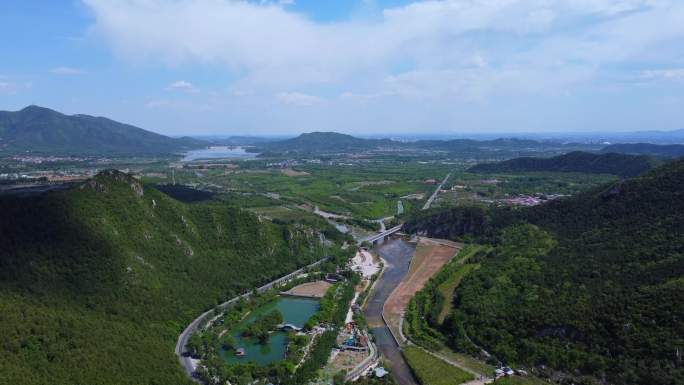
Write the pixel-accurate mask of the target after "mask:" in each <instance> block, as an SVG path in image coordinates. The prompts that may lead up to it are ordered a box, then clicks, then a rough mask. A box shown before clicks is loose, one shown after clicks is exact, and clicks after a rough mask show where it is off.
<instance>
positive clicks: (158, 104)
mask: <svg viewBox="0 0 684 385" xmlns="http://www.w3.org/2000/svg"><path fill="white" fill-rule="evenodd" d="M171 105H172V103H171V102H170V101H168V100H165V99H158V100H157V99H155V100H150V101H148V102H147V103H145V108H147V109H155V108H163V107H168V106H171Z"/></svg>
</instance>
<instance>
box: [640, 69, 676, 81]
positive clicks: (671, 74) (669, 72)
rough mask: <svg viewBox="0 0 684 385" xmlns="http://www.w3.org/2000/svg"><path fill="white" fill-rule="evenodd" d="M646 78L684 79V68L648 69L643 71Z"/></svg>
mask: <svg viewBox="0 0 684 385" xmlns="http://www.w3.org/2000/svg"><path fill="white" fill-rule="evenodd" d="M642 76H643V77H644V78H645V79H650V80H665V81H684V68H671V69H665V70H648V71H644V72H643V73H642Z"/></svg>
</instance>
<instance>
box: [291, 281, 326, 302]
mask: <svg viewBox="0 0 684 385" xmlns="http://www.w3.org/2000/svg"><path fill="white" fill-rule="evenodd" d="M330 286H332V284H331V283H329V282H325V281H316V282H307V283H303V284H301V285H297V286H295V287H293V288H292V289H290V290H288V291H286V292H283V293H284V294H287V295H292V296H297V297H311V298H322V297H323V296H324V295H325V292H326V291H328V288H329V287H330Z"/></svg>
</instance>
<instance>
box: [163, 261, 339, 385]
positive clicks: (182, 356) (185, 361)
mask: <svg viewBox="0 0 684 385" xmlns="http://www.w3.org/2000/svg"><path fill="white" fill-rule="evenodd" d="M329 258H330V257H325V258H323V259H321V260H319V261H317V262H314V263H312V264H310V265H307V266H305V267H302V268H301V269H298V270H295V271H293V272H292V273H290V274H287V275H285V276H283V277H280V278H278V279H276V280H274V281H271V282H269V283H267V284H265V285H263V286H261V287H259V288H258V289H256V292H257V293H263V292H266V291H268V290H270V289H272V288H273V287H274V286H276V285H279V284H281V283H283V282H286V281H289V280H290V279H292V278H294V277H296V276H297V275H299V274H301V273H302V272H304V271H305V270H307V269H309V268H312V267H315V266H318V265H320V264H321V263H323V262H325V261H327V260H328V259H329ZM251 295H252V292H251V291H250V292H247V293H245V294H243V295H239V296H237V297H235V298H232V299H230V300H228V301H226V302H224V303H222V304H220V305H218V307H219V308H225V307H227V306H229V305H231V304H233V303H235V302H237V301H238V300H240V299H241V298H248V297H250V296H251ZM212 314H214V309H211V310H207V311H205V312H204V313H202V314H200V316H199V317H197V318H195V319H194V320H192V322H190V324H189V325H188V326H187V327H186V328H185V330H183V332H182V333H181V334H180V335H179V336H178V341H177V342H176V356H178V359H179V360H180V363H181V366H182V367H183V370H184V371H185V374H187V375H188V377H190V378H191V379H192V380H193V381H195V382H198V383H199V382H200V381H199V380H198V379H197V377H195V375H194V374H195V367H194V365H193V362H192V358H191V357H190V356H189V355H187V352H186V350H185V346H186V345H187V344H188V340H189V339H190V336H191V335H192V333H194V332H195V331H196V330H197V329H198V328H199V326H200V325H201V324H202V322H204V321H205V319H206V318H207V317H209V316H210V315H212Z"/></svg>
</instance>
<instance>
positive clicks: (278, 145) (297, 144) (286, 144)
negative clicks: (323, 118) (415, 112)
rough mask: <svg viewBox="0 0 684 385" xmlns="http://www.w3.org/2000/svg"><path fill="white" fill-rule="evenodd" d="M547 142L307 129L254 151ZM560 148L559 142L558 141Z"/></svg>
mask: <svg viewBox="0 0 684 385" xmlns="http://www.w3.org/2000/svg"><path fill="white" fill-rule="evenodd" d="M547 145H548V144H546V143H543V142H539V141H536V140H530V139H518V138H499V139H492V140H475V139H451V140H418V141H415V142H402V141H396V140H392V139H366V138H358V137H355V136H352V135H348V134H340V133H337V132H310V133H306V134H301V135H299V136H297V137H295V138H290V139H285V140H279V141H273V142H270V143H263V144H257V147H258V150H260V151H262V152H274V153H289V152H294V153H325V152H328V153H331V152H344V151H349V150H361V151H364V150H374V149H381V148H395V149H404V148H405V149H420V150H437V151H445V152H477V151H479V150H482V149H508V150H526V149H527V150H536V149H539V148H542V147H544V146H547ZM558 146H560V147H563V145H561V144H558Z"/></svg>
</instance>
